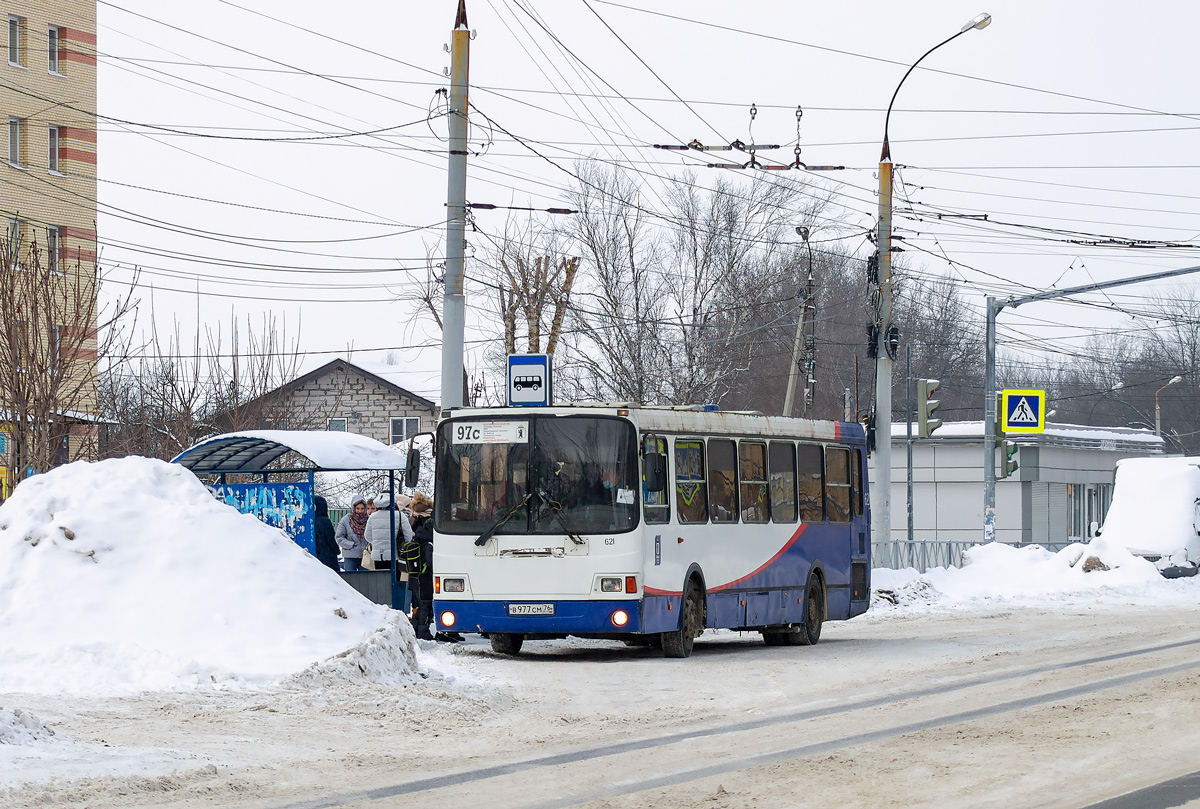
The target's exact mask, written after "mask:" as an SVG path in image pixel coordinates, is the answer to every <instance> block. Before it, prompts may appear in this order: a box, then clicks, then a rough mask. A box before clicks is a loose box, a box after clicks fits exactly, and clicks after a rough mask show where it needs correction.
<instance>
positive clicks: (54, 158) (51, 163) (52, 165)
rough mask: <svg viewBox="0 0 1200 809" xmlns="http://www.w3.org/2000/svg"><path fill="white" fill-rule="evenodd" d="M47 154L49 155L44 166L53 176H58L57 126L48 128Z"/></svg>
mask: <svg viewBox="0 0 1200 809" xmlns="http://www.w3.org/2000/svg"><path fill="white" fill-rule="evenodd" d="M49 154H50V158H49V160H48V161H47V163H46V166H47V168H49V169H50V171H52V172H54V173H55V174H58V127H57V126H52V127H50V141H49Z"/></svg>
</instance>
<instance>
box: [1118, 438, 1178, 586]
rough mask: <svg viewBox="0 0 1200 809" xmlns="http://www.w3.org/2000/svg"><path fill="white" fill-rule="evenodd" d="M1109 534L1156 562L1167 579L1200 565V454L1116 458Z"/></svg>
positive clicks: (1137, 554) (1135, 553)
mask: <svg viewBox="0 0 1200 809" xmlns="http://www.w3.org/2000/svg"><path fill="white" fill-rule="evenodd" d="M1103 535H1104V538H1105V539H1107V540H1109V541H1110V542H1115V543H1117V544H1120V545H1124V546H1125V547H1126V548H1128V549H1129V552H1130V553H1132V554H1134V555H1135V556H1140V557H1142V558H1143V559H1146V560H1147V561H1150V562H1153V563H1154V565H1155V567H1157V568H1158V569H1159V571H1160V572H1161V573H1162V574H1163V575H1164V576H1167V577H1168V578H1175V577H1179V576H1194V575H1196V571H1197V570H1198V569H1200V458H1198V457H1186V458H1185V457H1180V458H1126V459H1124V460H1122V461H1118V462H1117V471H1116V479H1115V481H1114V485H1113V499H1112V505H1111V506H1109V508H1108V515H1107V516H1106V517H1105V520H1104V531H1103Z"/></svg>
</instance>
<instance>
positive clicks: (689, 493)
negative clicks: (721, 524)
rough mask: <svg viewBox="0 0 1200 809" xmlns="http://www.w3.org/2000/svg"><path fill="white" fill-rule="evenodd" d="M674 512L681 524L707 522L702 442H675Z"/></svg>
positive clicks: (706, 488) (706, 496)
mask: <svg viewBox="0 0 1200 809" xmlns="http://www.w3.org/2000/svg"><path fill="white" fill-rule="evenodd" d="M675 510H676V512H678V514H679V521H680V522H681V523H696V522H708V486H707V485H706V484H705V481H704V442H703V441H700V440H690V441H681V440H676V441H675Z"/></svg>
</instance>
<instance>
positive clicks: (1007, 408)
mask: <svg viewBox="0 0 1200 809" xmlns="http://www.w3.org/2000/svg"><path fill="white" fill-rule="evenodd" d="M1045 431H1046V391H1044V390H1006V391H1004V432H1006V433H1042V432H1045Z"/></svg>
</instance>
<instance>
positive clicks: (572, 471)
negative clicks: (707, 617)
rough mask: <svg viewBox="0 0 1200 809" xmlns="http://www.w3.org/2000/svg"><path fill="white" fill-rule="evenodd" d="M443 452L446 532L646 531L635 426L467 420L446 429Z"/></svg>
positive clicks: (591, 419) (606, 421)
mask: <svg viewBox="0 0 1200 809" xmlns="http://www.w3.org/2000/svg"><path fill="white" fill-rule="evenodd" d="M437 453H438V457H437V468H438V476H437V488H436V491H435V493H434V502H435V504H436V505H435V510H436V514H435V525H436V527H437V529H438V530H439V531H441V532H442V533H447V534H476V535H479V534H481V533H484V532H490V533H495V534H568V535H575V536H578V535H580V534H592V533H601V532H604V533H612V532H620V531H629V530H632V529H633V528H634V527H635V526H636V525H637V521H638V496H637V492H638V463H637V442H636V440H635V435H634V429H633V425H632V424H630V423H629V422H627V421H624V420H621V419H617V418H611V417H598V416H563V417H555V416H536V415H531V416H530V417H528V418H520V419H506V420H503V421H488V420H485V419H478V420H476V419H458V420H453V421H447V422H444V423H443V424H442V425H441V427H440V428H439V430H438V440H437ZM498 520H499V521H501V522H500V524H495V523H497V521H498Z"/></svg>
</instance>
